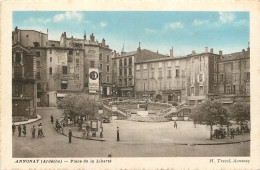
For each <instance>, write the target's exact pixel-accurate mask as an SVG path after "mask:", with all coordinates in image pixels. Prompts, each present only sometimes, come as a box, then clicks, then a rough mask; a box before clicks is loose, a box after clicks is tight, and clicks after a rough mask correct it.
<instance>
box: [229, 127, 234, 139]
mask: <svg viewBox="0 0 260 170" xmlns="http://www.w3.org/2000/svg"><path fill="white" fill-rule="evenodd" d="M234 133H235V130H234V129H231V131H230V136H231V139H234Z"/></svg>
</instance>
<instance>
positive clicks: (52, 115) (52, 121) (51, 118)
mask: <svg viewBox="0 0 260 170" xmlns="http://www.w3.org/2000/svg"><path fill="white" fill-rule="evenodd" d="M51 124H53V115H51Z"/></svg>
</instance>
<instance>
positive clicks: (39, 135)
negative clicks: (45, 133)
mask: <svg viewBox="0 0 260 170" xmlns="http://www.w3.org/2000/svg"><path fill="white" fill-rule="evenodd" d="M40 137H41V129H40V124H38V138H40Z"/></svg>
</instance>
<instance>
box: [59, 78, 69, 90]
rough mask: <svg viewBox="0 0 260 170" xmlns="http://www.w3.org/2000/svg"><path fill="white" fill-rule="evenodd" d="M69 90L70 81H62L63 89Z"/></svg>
mask: <svg viewBox="0 0 260 170" xmlns="http://www.w3.org/2000/svg"><path fill="white" fill-rule="evenodd" d="M67 88H68V81H67V80H62V81H61V89H67Z"/></svg>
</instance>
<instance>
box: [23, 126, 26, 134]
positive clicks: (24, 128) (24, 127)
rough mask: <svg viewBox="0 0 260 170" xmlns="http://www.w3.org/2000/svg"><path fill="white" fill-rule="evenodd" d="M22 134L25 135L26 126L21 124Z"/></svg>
mask: <svg viewBox="0 0 260 170" xmlns="http://www.w3.org/2000/svg"><path fill="white" fill-rule="evenodd" d="M23 136H24V137H25V136H26V126H25V125H23Z"/></svg>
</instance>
